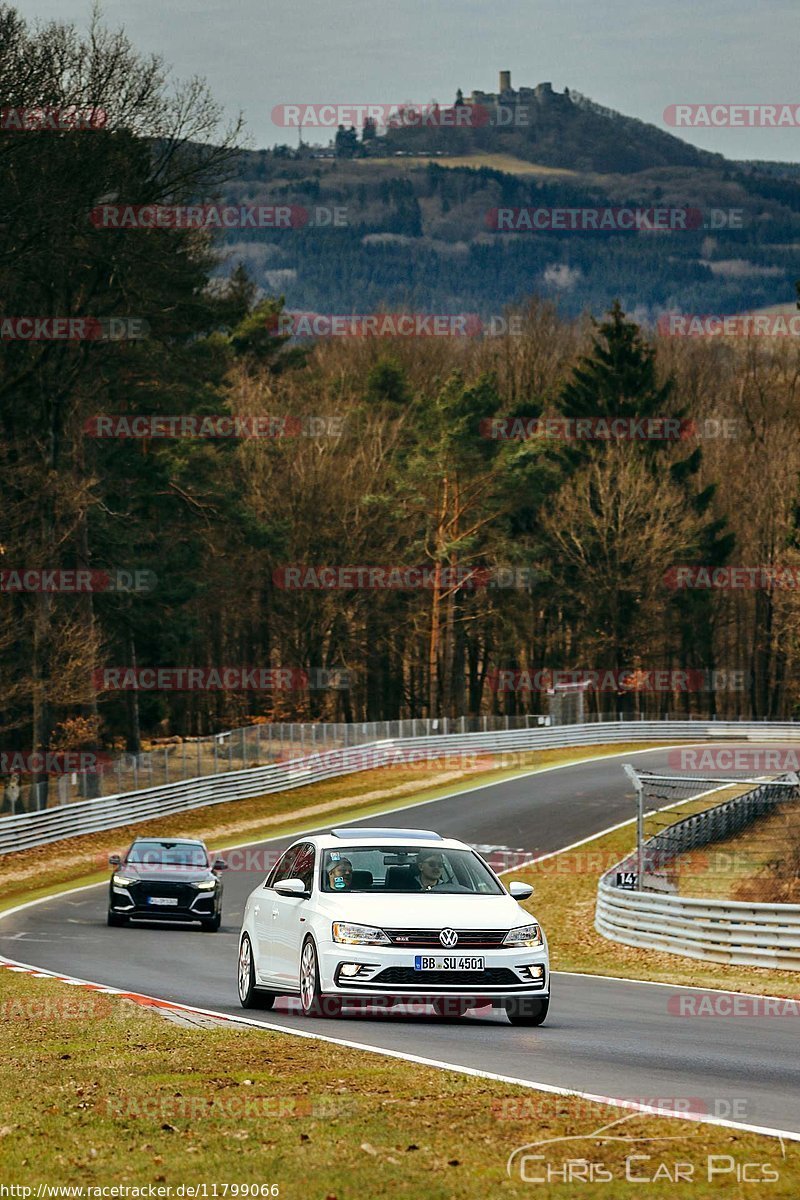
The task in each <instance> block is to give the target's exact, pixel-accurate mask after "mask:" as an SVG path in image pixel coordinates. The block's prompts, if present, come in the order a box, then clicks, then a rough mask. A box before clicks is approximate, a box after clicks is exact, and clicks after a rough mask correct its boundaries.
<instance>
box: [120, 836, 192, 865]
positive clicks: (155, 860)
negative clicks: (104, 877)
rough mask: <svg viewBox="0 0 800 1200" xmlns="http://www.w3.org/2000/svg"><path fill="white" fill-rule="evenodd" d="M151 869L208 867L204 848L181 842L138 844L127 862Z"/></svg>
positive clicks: (133, 847) (132, 849)
mask: <svg viewBox="0 0 800 1200" xmlns="http://www.w3.org/2000/svg"><path fill="white" fill-rule="evenodd" d="M125 861H126V862H129V863H135V864H137V865H139V866H149V867H207V866H208V855H207V854H206V852H205V850H204V849H203V847H202V846H198V845H196V844H191V843H190V844H187V843H185V842H184V843H180V842H137V843H136V844H135V845H134V846H131V849H130V852H129V854H128V857H127V858H126V860H125Z"/></svg>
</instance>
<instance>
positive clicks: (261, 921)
mask: <svg viewBox="0 0 800 1200" xmlns="http://www.w3.org/2000/svg"><path fill="white" fill-rule="evenodd" d="M532 891H533V889H532V888H531V887H529V886H528V885H527V884H525V883H511V884H509V887H508V891H506V889H505V887H504V886H503V884H502V883H501V882H500V880H499V879H498V877H497V875H495V873H494V871H492V870H491V868H490V867H489V866H487V864H486V863H485V862H484V861H483V859H482V858H481V857H480V855H479V854H477V853H476V852H475V850H473V849H472V848H471V847H470V846H467V845H465V844H464V843H463V842H458V841H455V840H454V839H452V838H443V837H440V836H439V834H437V833H431V832H430V831H428V830H423V829H368V828H365V829H334V830H333V831H332V832H331V833H327V834H318V835H314V836H312V837H306V838H302V839H300V840H299V841H297V842H295V843H294V844H293V845H292V846H290V847H289V849H288V850H287V851H286V853H285V854H284V855H283V856H282V857H281V858H280V860H279V861H278V862H277V863H276V865H275V867H273V869H272V871H271V872H270V874H269V875H268V876H267V878H266V880H265V881H264V883H263V884H262V885H261V886H260V887H257V888H256V889H255V891H254V892H252V894H251V895H250V896H249V898H248V900H247V904H246V905H245V910H244V918H243V921H242V930H241V934H240V938H239V964H238V985H239V999H240V1001H241V1003H242V1005H243V1006H244V1007H245V1008H254V1007H261V1008H271V1007H272V1005H273V1003H274V1001H275V997H276V996H299V998H300V1003H301V1006H302V1009H303V1012H304V1013H305V1014H306V1015H307V1016H323V1015H324V1016H338V1015H339V1013H340V1012H341V1009H342V1005H343V1004H361V1005H363V1004H364V1003H365V1001H367V1002H372V1003H373V1004H379V1005H395V1004H401V1003H404V1002H409V1001H417V1002H419V1001H421V1000H424V1001H425V1002H427V1003H430V1004H432V1005H433V1007H434V1009H435V1010H436V1011H437V1012H438V1013H439V1014H440V1015H443V1016H444V1015H462V1014H463V1013H464V1012H466V1010H467V1009H468V1008H475V1007H480V1006H481V1005H484V1004H487V1003H491V1004H493V1005H495V1006H502V1007H504V1008H505V1010H506V1012H507V1013H508V1017H509V1020H510V1021H511V1022H512V1024H514V1025H540V1024H541V1023H542V1021H543V1020H544V1019H545V1017H546V1016H547V1009H548V1004H549V990H550V969H549V961H548V953H547V940H546V938H545V935H544V933H543V931H542V929H541V927H540V925H539V924H538V923H537V922H536V921H535V920H534V919H533V917H532V916H531V915H530V913H527V912H526V911H525V909H523V908H522V907H521V906H520V905H519V904H518V903H517V901H518V900H525V899H527V898H528V897H529V896H530V895H531V893H532Z"/></svg>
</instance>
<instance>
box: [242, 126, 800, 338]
mask: <svg viewBox="0 0 800 1200" xmlns="http://www.w3.org/2000/svg"><path fill="white" fill-rule="evenodd" d="M448 132H454V131H448ZM455 132H458V131H455ZM495 149H497V148H495ZM452 161H453V163H454V164H458V163H460V164H461V165H448V159H447V158H441V159H438V160H436V161H428V162H425V160H424V159H423V160H415V159H400V160H395V159H390V160H383V161H377V162H371V161H370V160H365V161H361V162H358V163H352V162H349V161H346V160H335V161H317V160H313V159H300V160H293V161H286V160H284V159H280V158H276V157H275V156H273V155H272V154H270V153H269V152H267V151H261V152H245V153H242V154H241V155H240V156H239V157H238V159H237V161H236V163H235V165H234V166H233V167H232V174H231V177H230V178H229V179H228V180H227V181H226V183H225V184H224V189H223V191H224V196H225V199H226V201H227V202H230V203H234V204H245V203H247V204H259V203H266V204H274V203H279V202H280V203H293V204H299V205H304V206H306V207H307V208H308V209H310V210H311V209H312V208H313V206H315V205H321V206H327V208H328V209H331V208H333V206H339V207H341V209H342V210H343V211H344V213H345V216H346V225H344V226H343V227H341V228H333V227H323V228H313V227H305V228H302V229H297V230H283V231H280V232H278V233H276V231H275V230H270V229H250V230H231V231H230V232H229V233H228V235H227V244H228V248H229V251H230V253H231V254H232V255H233V258H234V261H235V260H237V259H239V258H241V259H243V260H244V261H245V262H246V263H247V266H248V269H249V270H250V272H251V273H252V275H253V277H254V278H255V280H256V281H257V282H258V283H259V284H260V285H261V286H262V287H263V288H265V289H266V290H272V289H274V288H275V287H276V286H279V288H280V290H281V291H282V292H284V293H285V296H286V303H287V306H288V307H289V308H302V309H312V310H315V311H323V312H364V311H369V310H372V309H374V308H375V307H376V306H379V305H390V306H393V307H397V306H399V305H405V304H408V305H413V306H415V307H417V308H425V309H426V310H428V311H450V310H452V309H453V307H454V306H455V307H457V308H459V309H460V310H461V311H467V312H477V313H480V314H481V315H487V314H493V313H499V312H502V310H503V308H504V307H505V306H506V305H508V304H520V303H525V301H526V299H527V298H528V297H529V296H530V295H531V293H533V292H535V293H536V294H537V295H538V296H540V297H542V298H545V299H551V300H553V301H554V302H555V303H556V304H557V305H558V309H559V312H561V313H562V314H563V315H564V316H566V317H578V316H580V315H581V314H582V313H583V312H585V311H590V312H594V313H600V312H602V311H604V310H605V309H607V308H608V307H610V305H611V304H612V303H613V301H614V299H615V298H619V299H620V300H621V301H622V303H623V305H624V306H625V308H626V309H627V310H628V311H629V312H631V313H632V314H634V315H635V316H636V318H637V319H638V320H639V321H641V322H643V323H645V324H650V325H654V324H655V322H656V320H657V318H658V316H659V314H660V313H662V312H664V311H667V310H671V309H674V310H677V311H681V312H705V313H709V312H710V313H713V312H721V313H735V312H743V311H749V310H751V309H758V308H761V307H764V306H767V305H771V304H775V303H780V302H791V301H792V297H793V292H794V280H795V279H796V278H797V276H798V274H800V249H798V246H799V245H800V182H798V180H797V179H796V178H772V177H770V176H769V175H767V174H763V173H762V172H761V171H760V169H756V168H753V169H749V168H748V169H745V168H743V167H742V168H740V167H738V166H737V164H735V163H726V164H725V166H724V168H714V169H712V168H708V167H702V168H700V167H696V168H695V167H660V168H654V169H652V170H650V171H640V172H638V173H635V174H631V175H606V176H596V175H586V174H581V173H580V172H577V173H576V172H574V171H568V172H565V173H564V174H563V175H559V174H558V172H551V173H547V172H544V173H542V174H540V175H537V174H534V175H530V174H529V175H525V174H518V175H517V174H512V173H510V172H509V171H508V170H501V169H498V167H497V165H495V166H492V165H491V164H492V163H493V162H502V159H497V158H495V157H493V156H491V155H488V156H487V157H485V158H483V159H480V158H476V159H475V160H474V162H475V165H474V166H471V165H466V164H467V163H468V162H469V160H466V162H465V160H452ZM511 161H512V163H513V160H511ZM564 161H569V160H568V159H565V160H564ZM615 205H616V206H619V205H623V206H624V205H633V206H638V207H643V208H649V207H671V208H682V207H688V208H692V209H695V210H699V211H700V212H701V213H702V214H703V224H704V225H705V226H707V227H705V228H704V227H698V228H690V229H687V230H682V231H676V232H674V233H658V234H655V235H653V234H648V233H643V234H640V235H637V234H633V235H632V234H630V233H625V232H609V233H594V234H587V233H579V234H575V233H570V232H559V231H557V230H548V231H545V232H526V233H512V234H508V233H496V232H492V231H491V230H490V228H489V227H488V223H487V221H488V214H490V213H491V212H492V210H494V209H496V208H497V207H498V206H502V207H506V208H525V207H536V208H540V207H544V208H587V207H588V208H593V207H597V206H615Z"/></svg>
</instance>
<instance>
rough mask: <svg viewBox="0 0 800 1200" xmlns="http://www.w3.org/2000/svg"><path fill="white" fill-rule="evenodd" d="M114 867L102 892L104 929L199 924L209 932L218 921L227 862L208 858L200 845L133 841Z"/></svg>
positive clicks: (182, 841) (113, 860) (179, 841)
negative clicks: (132, 923)
mask: <svg viewBox="0 0 800 1200" xmlns="http://www.w3.org/2000/svg"><path fill="white" fill-rule="evenodd" d="M108 861H109V863H110V865H111V866H112V867H113V868H114V873H113V875H112V876H111V882H110V884H109V893H108V924H109V925H127V923H128V921H129V920H130V918H131V917H134V918H139V919H140V920H147V921H159V920H161V921H199V922H200V924H201V926H202V927H203V929H207V930H208V931H209V933H214V932H215V931H216V930H217V929H219V927H220V923H221V921H222V880H221V879H220V877H219V872H220V871H224V870H225V868H226V867H227V865H228V864H227V863H226V862H225V860H224V859H222V858H216V859H213V860H212V859H211V858H210V857H209V853H208V850H207V849H206V846H205V843H204V842H200V841H194V840H191V839H188V838H178V839H174V840H166V839H165V840H163V841H161V840H158V839H156V838H136V840H135V841H134V842H133V843H132V844H131V846H130V848H129V849H128V851H127V852H126V854H125V856H124V857H123V858H120V856H119V855H118V854H112V855H110V857H109V860H108Z"/></svg>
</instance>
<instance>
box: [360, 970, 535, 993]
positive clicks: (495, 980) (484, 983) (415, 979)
mask: <svg viewBox="0 0 800 1200" xmlns="http://www.w3.org/2000/svg"><path fill="white" fill-rule="evenodd" d="M369 982H370V985H374V984H376V983H386V984H413V985H415V986H416V987H419V988H423V987H427V986H430V985H431V984H445V985H449V986H452V987H458V986H459V985H460V986H466V987H503V986H505V985H506V984H514V985H516V986H517V987H519V986H520V984H521V982H522V981H521V980H520V978H519V976H518V975H515V974H514V972H513V971H509V970H508V969H507V968H505V967H490V968H489V970H487V971H415V970H414V968H413V967H387V968H386V969H385V970H384V971H381V972H380V973H379V974H378V975H376V976H375V977H374V978H373V979H370V981H369Z"/></svg>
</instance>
